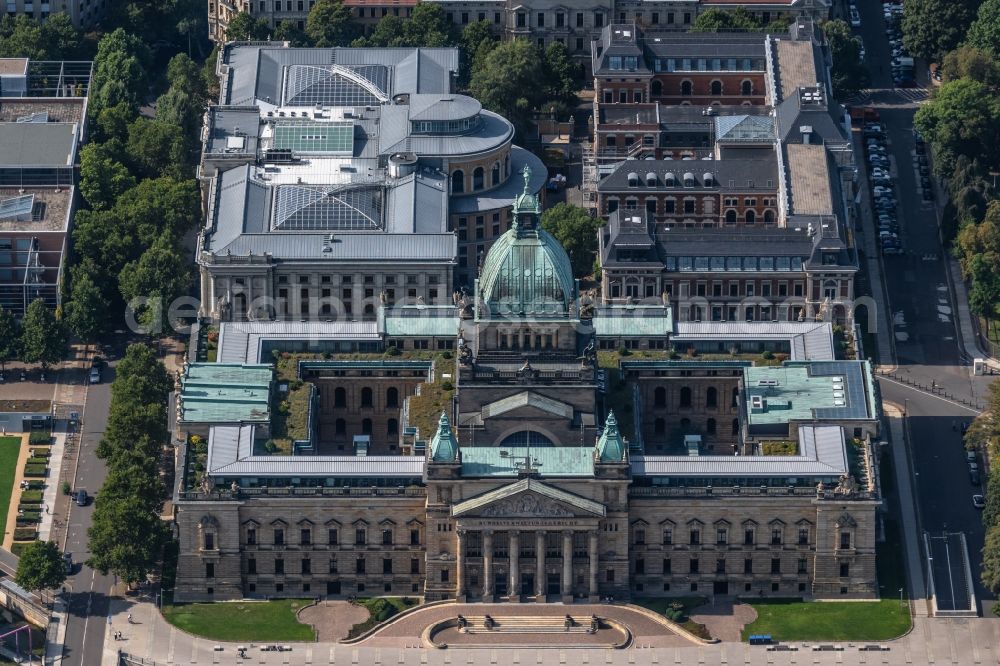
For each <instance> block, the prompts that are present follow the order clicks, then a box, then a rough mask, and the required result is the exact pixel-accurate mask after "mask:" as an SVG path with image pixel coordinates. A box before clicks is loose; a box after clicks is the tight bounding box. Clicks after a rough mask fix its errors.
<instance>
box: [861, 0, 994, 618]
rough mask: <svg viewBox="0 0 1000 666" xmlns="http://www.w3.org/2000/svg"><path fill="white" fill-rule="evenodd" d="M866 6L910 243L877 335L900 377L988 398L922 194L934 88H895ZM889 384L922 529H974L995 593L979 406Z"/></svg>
mask: <svg viewBox="0 0 1000 666" xmlns="http://www.w3.org/2000/svg"><path fill="white" fill-rule="evenodd" d="M858 4H859V10H860V12H861V15H862V27H861V29H860V30H859V31H858V32H860V34H861V36H862V39H863V40H864V43H865V50H866V51H867V54H868V62H869V69H870V70H871V72H872V85H873V89H872V90H870V91H868V93H867V95H866V97H867V100H866V101H865V102H864V103H865V104H866V105H872V106H875V107H876V108H877V109H878V110H879V113H880V115H881V119H882V122H883V123H884V124H885V126H886V133H887V135H888V140H889V148H888V150H889V152H890V153H891V155H892V162H893V175H894V180H895V189H896V200H897V201H898V206H899V208H898V209H897V215H898V218H899V220H900V228H901V230H900V236H901V238H902V241H903V248H904V250H905V253H904V254H902V255H895V256H884V257H883V269H884V270H883V279H884V280H885V283H886V287H887V290H888V293H889V301H890V307H891V310H892V312H891V314H890V319H891V320H892V326H893V330H892V331H886V332H882V331H880V332H879V333H878V334H879V335H893V336H894V341H895V348H896V361H897V364H898V366H899V367H898V373H899V374H903V375H906V376H908V377H909V378H910V379H912V380H913V381H916V382H919V383H921V384H924V385H925V386H931V385H932V384H933V385H937V386H940V387H943V388H944V389H945V390H946V391H948V392H950V393H952V394H954V395H962V396H965V397H974V398H976V399H978V400H980V401H982V400H983V398H984V396H985V393H986V386H987V384H988V383H989V381H990V380H989V379H986V378H981V377H980V378H974V379H973V378H971V377H970V367H969V365H966V363H969V362H970V359H968V358H967V357H966V356H964V354H963V351H962V349H961V347H960V345H959V341H958V339H957V338H958V331H957V329H956V324H955V312H954V304H953V303H952V300H951V294H950V290H949V284H948V279H947V276H946V264H945V262H944V261H943V258H944V256H945V254H944V252H945V250H944V249H943V248H942V245H941V241H940V236H939V230H938V224H937V217H936V213H935V209H934V207H933V206H932V205H930V204H928V203H925V202H924V201H923V198H922V191H921V188H920V186H919V180H918V175H917V172H916V170H915V164H916V153H915V150H916V141H915V139H914V137H913V131H912V130H913V116H914V114H915V112H916V110H917V108H918V104H919V102H920V100H921V99H922V98H923V97H924V96H925V95H924V92H923V91H921V90H918V89H902V90H895V89H893V88H892V80H891V76H890V71H891V70H890V55H889V43H888V39H887V37H886V36H885V32H884V23H883V19H882V13H881V12H882V8H881V3H866V2H860V3H858ZM917 75H918V79H920V78H921V75H923V76H924V77H926V72H919V71H918V72H917ZM861 158H862V156H859V159H861ZM865 177H867V176H866V175H865ZM880 384H881V391H882V397H883V399H885V400H887V401H891V402H894V403H896V404H898V405H899V406H901V407H903V408H905V410H906V414H907V433H908V438H909V443H910V453H911V459H912V466H913V469H912V470H911V471H912V472H913V474H914V481H915V484H914V488H915V492H916V493H917V512H918V519H919V521H920V523H921V528H922V529H923V530H925V531H927V532H930V533H932V534H940V533H942V532H957V531H961V532H965V534H966V538H967V539H968V544H969V551H970V552H969V556H970V559H971V563H972V570H973V578H974V579H975V583H976V589H975V592H976V596H977V597H978V598H979V599H980V600H982V599H984V598H985V599H992V596H993V595H992V594H991V593H989V591H988V590H986V589H985V588H983V587H982V585H980V584H979V575H978V574H979V570H980V562H981V556H980V549H981V548H982V544H983V528H982V521H981V513H980V512H979V511H978V510H976V509H975V508H974V507H973V506H972V495H973V494H975V493H979V492H981V487H980V486H973V485H972V484H971V483H970V477H969V468H968V464H967V463H966V460H965V450H964V448H963V445H962V438H961V428H960V426H961V424H962V423H968V422H969V421H971V419H972V418H973V417H974V416H975V413H974V412H972V411H970V410H968V409H965V408H964V407H961V406H960V405H956V404H954V403H952V402H949V401H946V400H942V399H940V398H938V397H935V396H933V395H929V394H928V393H925V392H922V391H918V390H915V389H913V388H910V387H908V386H904V385H900V384H897V383H894V382H889V381H885V380H883V381H881V382H880Z"/></svg>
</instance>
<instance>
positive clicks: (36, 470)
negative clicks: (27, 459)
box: [24, 463, 49, 477]
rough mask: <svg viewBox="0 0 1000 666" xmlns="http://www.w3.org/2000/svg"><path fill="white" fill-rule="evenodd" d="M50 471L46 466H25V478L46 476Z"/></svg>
mask: <svg viewBox="0 0 1000 666" xmlns="http://www.w3.org/2000/svg"><path fill="white" fill-rule="evenodd" d="M48 471H49V468H48V467H46V466H45V465H32V464H30V463H29V464H27V465H25V466H24V475H25V476H35V477H39V476H45V475H46V473H48Z"/></svg>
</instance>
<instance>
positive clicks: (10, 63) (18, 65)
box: [0, 58, 28, 76]
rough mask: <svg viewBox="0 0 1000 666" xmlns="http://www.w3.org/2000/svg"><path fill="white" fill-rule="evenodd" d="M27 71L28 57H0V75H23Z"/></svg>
mask: <svg viewBox="0 0 1000 666" xmlns="http://www.w3.org/2000/svg"><path fill="white" fill-rule="evenodd" d="M27 73H28V59H27V58H0V76H18V75H21V76H23V75H25V74H27Z"/></svg>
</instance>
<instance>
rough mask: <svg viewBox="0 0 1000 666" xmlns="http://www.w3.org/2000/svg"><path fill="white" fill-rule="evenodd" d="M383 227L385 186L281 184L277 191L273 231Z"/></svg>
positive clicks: (365, 229)
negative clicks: (383, 190)
mask: <svg viewBox="0 0 1000 666" xmlns="http://www.w3.org/2000/svg"><path fill="white" fill-rule="evenodd" d="M381 228H382V189H381V188H380V187H373V186H371V185H348V186H345V187H329V186H326V187H324V186H306V185H279V186H277V187H276V188H275V193H274V216H273V218H272V222H271V229H272V230H281V231H372V230H378V229H381Z"/></svg>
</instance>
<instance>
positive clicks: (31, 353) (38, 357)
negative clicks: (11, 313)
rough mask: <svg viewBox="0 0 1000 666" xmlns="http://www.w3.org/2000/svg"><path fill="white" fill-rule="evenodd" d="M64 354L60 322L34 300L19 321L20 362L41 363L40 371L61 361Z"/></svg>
mask: <svg viewBox="0 0 1000 666" xmlns="http://www.w3.org/2000/svg"><path fill="white" fill-rule="evenodd" d="M65 352H66V332H65V330H64V329H63V324H62V322H61V321H59V320H57V319H56V316H55V315H54V314H53V313H52V310H49V309H48V307H46V306H45V301H43V300H42V299H40V298H39V299H36V300H34V301H32V302H31V305H29V306H28V310H27V311H26V312H25V313H24V319H23V320H22V321H21V360H23V361H24V362H25V363H41V364H42V370H45V369H47V368H48V367H49V366H50V365H52V364H53V363H58V362H59V361H60V360H62V357H63V354H64V353H65Z"/></svg>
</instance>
